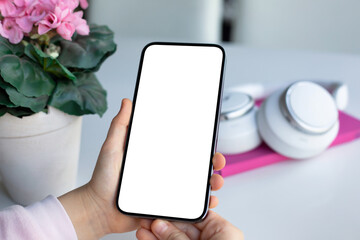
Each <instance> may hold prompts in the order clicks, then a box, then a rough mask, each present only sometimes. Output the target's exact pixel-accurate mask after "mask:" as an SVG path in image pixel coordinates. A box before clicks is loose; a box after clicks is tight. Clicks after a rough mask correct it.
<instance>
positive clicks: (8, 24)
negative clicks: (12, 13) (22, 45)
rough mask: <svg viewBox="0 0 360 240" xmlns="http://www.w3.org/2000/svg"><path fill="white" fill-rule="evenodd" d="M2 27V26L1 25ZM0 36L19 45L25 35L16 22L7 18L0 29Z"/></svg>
mask: <svg viewBox="0 0 360 240" xmlns="http://www.w3.org/2000/svg"><path fill="white" fill-rule="evenodd" d="M0 26H1V24H0ZM0 34H1V36H3V37H4V38H7V39H9V41H10V42H11V43H13V44H18V43H19V42H21V40H22V39H23V37H24V33H23V31H22V30H21V28H20V27H19V26H18V25H17V24H16V22H15V21H14V20H13V19H11V18H5V19H4V20H3V23H2V26H1V27H0Z"/></svg>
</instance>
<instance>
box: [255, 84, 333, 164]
mask: <svg viewBox="0 0 360 240" xmlns="http://www.w3.org/2000/svg"><path fill="white" fill-rule="evenodd" d="M296 84H298V83H296ZM311 84H314V83H311ZM317 86H318V85H317ZM306 87H309V89H310V90H311V88H313V87H314V86H306ZM318 87H320V86H318ZM288 89H289V88H288ZM313 89H314V88H313ZM292 90H294V89H292ZM315 90H316V91H319V89H316V87H315ZM323 90H324V91H326V90H325V89H323ZM293 92H294V91H293ZM304 92H305V94H304V96H300V97H301V98H299V94H298V95H297V96H296V101H298V102H299V104H298V105H297V106H299V109H301V111H303V112H307V113H308V115H307V116H305V118H306V117H308V116H309V112H310V114H311V108H312V107H313V106H314V105H316V104H317V103H319V102H320V101H324V102H325V103H326V104H330V106H331V107H333V108H334V109H335V111H336V113H337V110H336V106H335V103H334V102H333V100H332V99H331V97H330V96H329V97H327V96H325V97H324V98H323V99H320V98H321V96H323V95H321V94H320V95H319V94H308V93H306V92H307V91H300V93H302V94H303V93H304ZM284 93H286V90H285V91H281V90H280V91H277V92H275V93H273V94H272V95H271V96H270V97H268V98H267V99H266V100H265V101H264V102H263V104H262V105H261V107H260V109H259V111H258V114H257V124H258V128H259V133H260V135H261V137H262V139H263V140H264V141H265V142H266V144H267V145H268V146H269V147H271V148H272V149H273V150H274V151H276V152H278V153H279V154H282V155H284V156H287V157H289V158H295V159H303V158H310V157H314V156H316V155H318V154H320V153H321V152H322V151H324V150H325V149H326V148H327V147H328V146H329V145H330V144H331V143H332V142H333V140H334V139H335V137H336V136H337V133H338V130H339V121H338V119H337V115H336V119H337V120H336V121H335V124H333V125H332V126H331V128H329V129H328V130H327V131H325V132H322V133H309V132H306V131H303V130H301V129H299V128H298V127H295V126H294V123H293V122H294V121H293V120H289V118H288V117H287V116H285V114H284V113H283V111H282V109H281V104H280V102H281V100H282V99H281V98H282V97H283V96H284ZM321 93H322V94H324V93H323V92H321ZM327 94H328V93H327ZM305 99H306V102H308V103H312V104H309V106H304V105H301V104H303V102H302V101H303V100H305ZM328 99H331V101H330V100H328ZM325 100H326V101H327V102H326V101H325ZM304 102H305V101H304ZM321 103H323V102H321ZM326 104H320V108H321V107H324V106H325V105H326ZM331 104H333V105H334V106H332V105H331ZM306 108H309V109H310V110H309V109H306ZM303 112H301V113H303ZM313 113H314V115H316V114H315V112H313ZM299 115H301V114H299ZM299 115H298V116H299ZM300 117H302V116H300ZM307 119H308V118H307ZM310 119H311V120H312V119H315V120H314V121H317V119H316V118H315V117H314V118H313V117H312V116H310ZM325 120H326V119H325Z"/></svg>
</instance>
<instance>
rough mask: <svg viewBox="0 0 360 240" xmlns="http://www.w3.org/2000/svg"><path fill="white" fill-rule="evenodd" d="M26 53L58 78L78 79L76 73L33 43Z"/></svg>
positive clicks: (27, 47)
mask: <svg viewBox="0 0 360 240" xmlns="http://www.w3.org/2000/svg"><path fill="white" fill-rule="evenodd" d="M25 54H26V56H28V57H29V58H31V59H32V60H34V61H35V62H38V63H39V64H40V66H42V67H43V69H44V71H45V72H48V73H51V74H53V75H55V76H56V77H58V78H67V79H70V80H73V81H75V80H76V77H75V75H74V74H72V73H71V72H70V71H69V70H68V69H67V68H66V67H64V66H63V65H62V64H61V63H60V62H59V61H58V60H57V59H54V58H52V57H50V56H49V55H47V54H46V53H44V52H43V51H41V50H40V49H38V48H37V47H34V46H33V45H32V44H29V45H27V46H26V48H25Z"/></svg>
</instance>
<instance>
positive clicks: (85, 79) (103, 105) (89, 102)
mask: <svg viewBox="0 0 360 240" xmlns="http://www.w3.org/2000/svg"><path fill="white" fill-rule="evenodd" d="M76 77H77V81H76V83H73V82H71V81H59V82H58V83H57V86H56V88H55V91H54V94H53V96H52V98H51V100H50V102H49V105H50V106H53V107H55V108H58V109H60V110H61V111H63V112H66V113H68V114H71V115H76V116H81V115H84V114H95V113H96V114H98V115H99V116H102V115H103V114H104V113H105V111H106V109H107V102H106V91H105V90H104V89H103V88H102V87H101V85H100V83H99V82H98V80H97V78H96V76H95V75H94V74H93V73H79V74H77V75H76Z"/></svg>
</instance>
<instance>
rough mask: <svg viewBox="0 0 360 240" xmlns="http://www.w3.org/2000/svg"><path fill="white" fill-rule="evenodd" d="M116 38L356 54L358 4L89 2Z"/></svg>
mask: <svg viewBox="0 0 360 240" xmlns="http://www.w3.org/2000/svg"><path fill="white" fill-rule="evenodd" d="M89 2H90V5H89V6H90V8H89V9H88V10H87V12H86V15H87V18H88V20H89V22H96V23H99V24H108V25H109V26H110V27H111V29H113V30H114V31H115V33H116V35H117V37H122V38H146V39H148V40H149V41H156V40H157V41H192V42H234V43H240V44H243V45H245V46H250V47H257V48H273V49H302V50H310V51H325V52H340V53H357V54H358V53H360V24H359V22H360V14H358V13H359V10H360V1H359V0H146V1H143V0H101V1H100V0H90V1H89Z"/></svg>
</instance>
